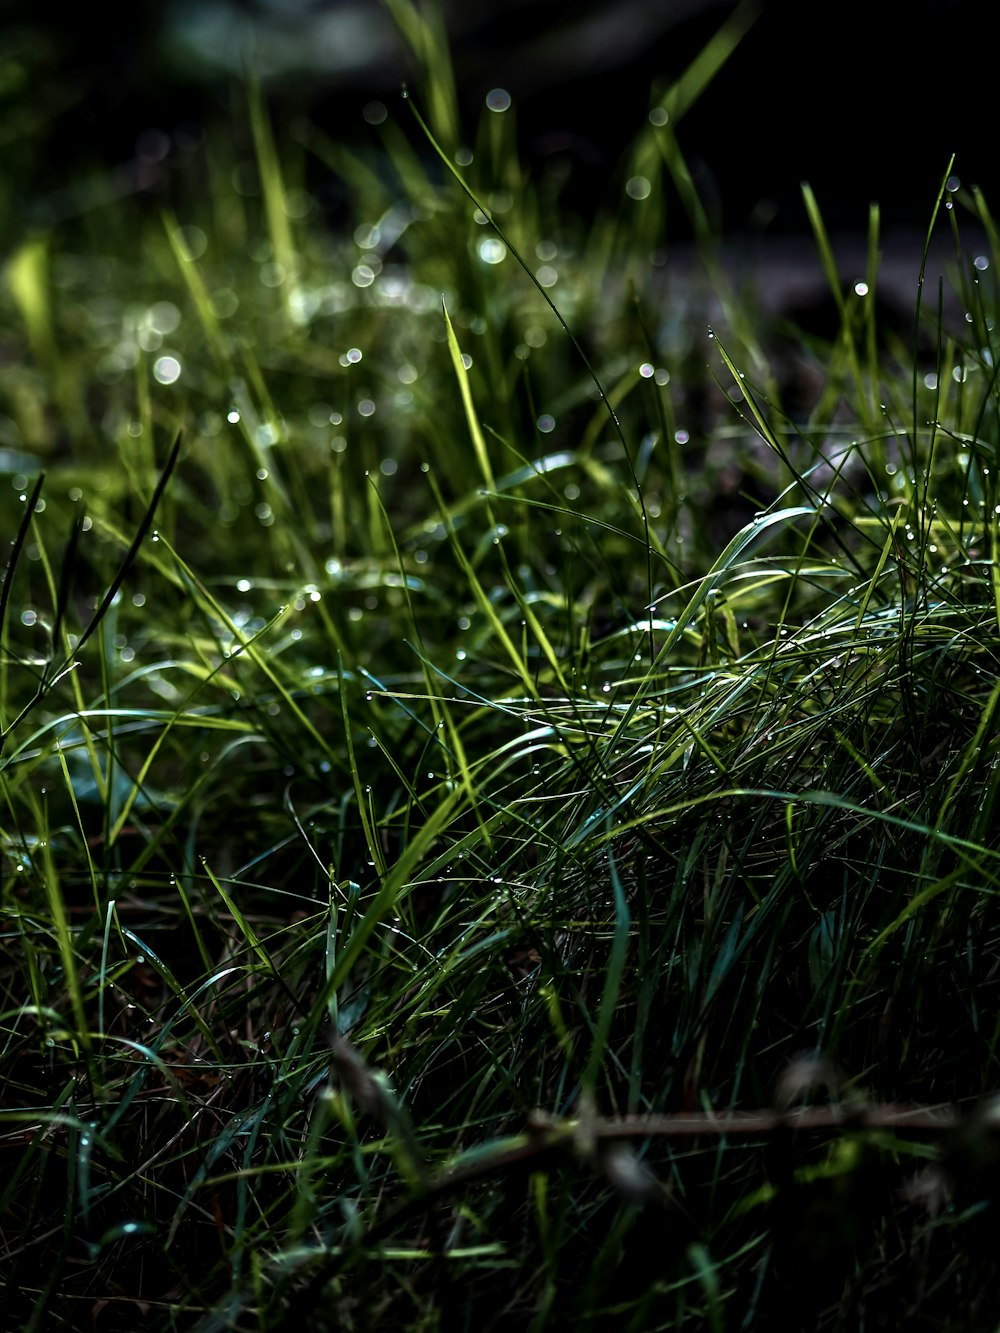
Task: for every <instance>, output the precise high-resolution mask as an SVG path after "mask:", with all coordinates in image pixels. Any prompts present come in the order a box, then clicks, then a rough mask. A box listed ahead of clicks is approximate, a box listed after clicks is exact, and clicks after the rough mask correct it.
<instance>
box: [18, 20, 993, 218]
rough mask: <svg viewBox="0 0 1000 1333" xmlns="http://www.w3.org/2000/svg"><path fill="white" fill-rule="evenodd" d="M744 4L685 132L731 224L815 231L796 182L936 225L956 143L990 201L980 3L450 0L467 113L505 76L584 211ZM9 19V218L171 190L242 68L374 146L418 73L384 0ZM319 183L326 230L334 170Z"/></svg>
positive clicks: (840, 202)
mask: <svg viewBox="0 0 1000 1333" xmlns="http://www.w3.org/2000/svg"><path fill="white" fill-rule="evenodd" d="M737 10H739V12H740V14H741V15H742V16H744V17H745V18H746V19H747V32H746V35H745V37H744V38H743V40H742V42H741V43H740V45H739V48H738V49H737V51H736V52H735V54H734V55H733V56H732V57H731V59H730V60H729V61H728V63H727V64H726V65H725V67H724V68H723V69H722V70H721V72H720V73H719V74H718V76H717V78H716V80H715V82H714V83H713V85H712V87H711V88H710V89H709V91H708V93H707V94H706V95H705V96H704V97H703V98H702V99H701V100H700V101H699V102H698V103H697V104H696V105H695V106H694V108H693V109H692V110H691V111H690V113H689V114H688V115H687V116H686V117H685V120H684V123H683V126H682V128H681V131H680V142H681V147H682V150H683V151H684V152H685V153H686V155H687V158H688V161H689V164H690V165H691V167H692V171H693V173H694V175H695V178H696V182H697V184H698V186H699V189H700V191H701V193H702V196H703V198H704V199H705V201H706V203H707V204H708V205H709V207H710V209H711V211H712V212H713V213H714V215H715V216H716V218H717V219H718V221H719V222H720V223H721V225H722V227H723V228H724V230H725V232H726V234H727V235H732V234H738V233H739V232H740V231H742V230H746V229H749V230H752V231H755V232H758V233H759V232H761V231H762V230H766V231H768V232H769V233H770V234H772V235H782V234H796V233H800V232H803V231H804V230H805V229H806V217H805V212H804V209H803V206H802V202H801V195H800V189H799V186H800V181H801V180H803V179H806V178H808V179H809V181H810V183H811V184H812V185H813V187H814V189H815V191H816V193H817V195H818V197H819V201H820V204H821V206H822V208H823V211H824V215H825V217H826V219H827V223H828V225H829V226H830V227H831V228H832V229H846V230H858V231H860V230H863V228H864V226H865V222H866V215H867V207H868V204H869V201H870V200H873V199H877V200H878V201H879V202H880V204H881V206H882V215H883V222H884V225H885V226H886V227H887V228H892V227H893V226H913V227H920V226H923V225H925V224H926V221H927V218H928V215H929V211H930V207H931V205H932V203H933V199H934V196H935V192H936V190H937V187H938V185H939V183H940V180H941V177H942V174H943V172H944V169H945V166H946V163H947V160H948V156H949V154H950V153H951V152H955V153H957V155H958V158H957V162H956V167H955V171H956V173H957V174H958V176H959V177H960V178H961V179H962V181H963V183H968V184H972V183H979V184H981V185H982V186H983V188H984V190H985V191H986V193H987V197H988V198H990V197H992V196H993V193H994V192H993V191H992V190H991V186H992V184H993V183H994V182H993V179H992V177H993V174H994V171H995V169H994V159H995V150H994V147H993V125H994V121H995V108H994V105H993V97H992V83H993V76H992V65H993V61H994V56H993V49H992V42H991V40H990V39H989V37H988V32H989V30H990V24H989V11H988V10H987V8H986V6H985V5H984V4H983V3H981V0H911V2H910V3H909V4H907V5H906V6H905V8H904V7H898V6H895V5H893V6H888V5H886V6H881V5H879V4H878V3H877V0H876V3H871V0H869V3H867V4H862V3H859V2H858V0H845V2H844V3H840V4H835V5H834V4H818V3H809V4H807V3H801V2H800V0H758V3H756V4H751V5H744V6H742V7H739V6H736V5H734V4H732V3H731V2H730V0H616V3H608V2H607V0H574V3H572V4H569V3H565V2H564V0H440V11H441V13H442V16H443V22H444V26H445V28H446V30H447V33H448V36H449V41H450V45H451V50H452V53H453V58H454V63H455V74H456V84H457V94H458V101H459V107H460V112H461V116H462V123H463V125H466V126H468V130H469V135H470V138H471V137H472V135H473V133H474V130H475V126H476V124H477V123H478V120H479V117H480V115H481V112H482V106H483V99H484V97H485V95H486V94H487V93H488V92H489V91H490V90H491V89H493V88H497V87H500V88H504V89H506V90H507V91H508V92H509V93H510V94H511V96H512V98H513V101H514V109H515V112H516V116H517V125H518V135H519V139H520V143H521V147H522V151H523V153H524V156H525V159H526V161H527V162H528V163H529V164H530V166H531V168H532V170H533V171H534V172H537V173H546V172H548V173H555V174H556V176H557V178H558V180H559V187H560V189H561V190H562V191H563V193H564V196H565V197H566V199H567V202H568V203H569V206H570V207H572V208H575V209H577V210H579V211H580V212H581V213H582V214H583V215H586V213H587V211H588V209H589V208H590V207H592V206H593V204H594V202H596V200H598V199H599V198H600V197H601V196H602V194H604V193H606V186H607V181H608V179H609V177H610V176H612V175H613V173H614V172H615V170H616V168H617V166H618V164H619V160H620V157H621V154H622V153H623V152H624V150H625V148H626V147H627V145H628V144H629V142H630V140H631V139H632V137H633V135H634V134H635V132H636V131H637V129H638V128H639V127H640V126H641V124H642V123H643V121H644V118H645V116H646V114H647V112H648V110H649V106H650V92H651V89H652V88H654V87H658V88H660V89H662V88H663V87H665V86H666V85H667V84H669V82H670V81H672V80H673V79H675V78H677V77H678V75H680V74H681V73H682V72H683V70H684V69H685V68H686V66H687V65H688V63H689V62H690V61H691V59H692V58H693V57H694V56H695V55H696V54H697V53H698V51H699V50H701V49H702V47H703V46H704V44H705V42H706V41H707V40H708V39H709V38H710V37H711V36H712V34H713V33H714V32H715V31H716V30H717V29H718V27H719V26H720V24H721V23H722V22H723V21H724V20H726V19H727V18H729V17H730V16H732V15H733V14H734V12H735V11H737ZM0 13H2V14H3V20H2V25H0V111H2V115H0V152H2V154H3V178H4V181H5V191H6V196H7V197H6V199H5V201H4V205H5V206H4V209H3V222H4V224H5V229H7V228H8V227H10V226H11V225H12V226H13V227H14V228H15V229H16V230H18V231H20V230H22V229H23V228H25V227H30V226H31V225H39V226H47V225H51V223H52V222H56V221H59V220H60V219H61V218H62V217H65V216H71V215H72V214H73V213H74V212H78V211H82V210H84V209H86V207H87V198H88V195H87V182H88V181H90V182H92V185H93V189H94V190H96V191H97V194H98V195H100V196H101V197H102V198H104V199H106V198H107V196H108V193H109V192H110V193H111V194H114V193H115V192H116V191H117V192H123V193H124V192H135V191H147V192H150V193H151V195H152V196H153V197H154V198H155V197H156V196H157V194H160V195H162V193H163V192H164V191H165V190H167V189H168V183H169V174H170V167H171V164H172V163H174V162H176V161H178V160H183V158H184V156H185V154H189V153H191V152H192V151H194V150H195V149H196V148H197V147H198V145H199V144H200V143H201V142H202V141H203V140H204V137H205V136H206V135H210V134H212V133H213V132H215V129H216V127H218V126H220V124H222V123H224V122H225V123H230V122H231V121H232V119H233V113H234V109H235V110H236V112H237V114H238V115H244V116H245V99H244V98H243V96H242V93H241V92H240V89H239V80H240V78H241V77H242V75H243V72H244V71H245V69H246V68H248V67H252V68H253V69H255V70H256V71H257V72H258V74H259V76H260V78H261V81H262V83H263V85H264V87H265V90H266V93H267V96H268V100H269V103H270V105H271V108H272V113H273V114H274V116H275V118H276V121H277V123H278V125H279V131H280V128H281V127H282V126H283V125H288V124H294V123H295V122H296V120H297V119H298V120H299V121H301V118H302V117H308V118H309V119H310V120H311V121H312V122H313V123H314V124H316V125H318V126H319V127H320V128H321V129H323V130H324V132H325V133H327V134H329V135H333V136H336V137H338V138H339V139H340V140H341V141H344V140H346V141H348V142H351V141H353V140H363V139H364V138H365V136H366V135H367V136H368V138H369V139H370V136H371V125H370V123H369V122H370V120H371V119H372V116H373V114H374V115H378V114H381V113H380V112H378V111H377V109H376V110H375V111H374V112H373V111H372V109H371V104H372V103H381V104H382V105H384V106H385V107H386V108H387V112H388V114H389V115H393V116H396V115H398V114H399V110H400V103H399V93H400V87H401V84H402V83H403V82H404V81H405V80H408V81H409V82H410V84H411V86H412V87H413V89H414V93H415V95H416V96H417V97H419V94H420V87H419V78H415V73H414V70H413V68H412V62H411V60H410V58H409V57H408V54H407V51H406V49H405V46H404V43H403V42H402V41H401V39H400V37H399V34H398V32H397V29H396V26H395V24H394V22H393V19H392V17H391V14H390V12H389V8H388V7H387V6H386V5H384V4H383V3H381V2H380V0H142V3H139V4H135V5H132V6H131V7H129V8H128V9H125V8H124V7H123V8H121V9H119V8H118V7H115V8H114V9H113V10H110V9H109V10H107V11H104V12H102V7H100V6H93V5H89V6H88V5H79V6H75V7H65V8H60V14H61V21H60V22H59V23H53V22H52V21H51V20H50V19H49V18H48V16H47V14H46V7H45V6H43V5H38V4H36V5H34V6H32V5H29V4H25V3H23V2H20V3H15V4H10V3H8V4H7V5H6V6H4V7H3V8H2V9H0ZM111 13H113V14H114V16H115V17H114V21H111V19H110V17H109V15H110V14H111ZM123 15H124V16H126V17H122V16H123ZM750 20H753V21H752V22H751V21H750ZM366 108H369V110H368V115H367V119H366V114H365V111H366ZM319 184H320V187H321V193H322V189H323V188H324V186H323V182H320V183H319ZM324 199H325V206H326V209H327V213H328V215H329V217H330V219H331V221H332V223H333V224H334V225H335V224H336V219H337V197H336V183H335V182H326V183H325V196H324ZM993 202H994V206H996V200H995V199H994V200H993ZM677 222H678V231H679V233H683V230H684V226H685V224H684V222H683V218H682V217H681V216H680V215H679V214H678V216H677ZM677 238H678V237H676V236H675V238H674V239H677ZM680 239H683V236H681V237H680Z"/></svg>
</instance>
